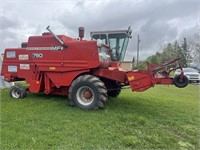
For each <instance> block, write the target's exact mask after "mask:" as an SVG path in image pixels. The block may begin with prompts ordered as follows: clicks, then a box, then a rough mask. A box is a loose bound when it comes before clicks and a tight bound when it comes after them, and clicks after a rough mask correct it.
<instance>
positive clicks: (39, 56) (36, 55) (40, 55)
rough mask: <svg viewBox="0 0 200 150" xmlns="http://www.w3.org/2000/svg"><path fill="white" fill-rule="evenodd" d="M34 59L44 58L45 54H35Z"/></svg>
mask: <svg viewBox="0 0 200 150" xmlns="http://www.w3.org/2000/svg"><path fill="white" fill-rule="evenodd" d="M33 57H34V58H42V57H43V54H42V53H33Z"/></svg>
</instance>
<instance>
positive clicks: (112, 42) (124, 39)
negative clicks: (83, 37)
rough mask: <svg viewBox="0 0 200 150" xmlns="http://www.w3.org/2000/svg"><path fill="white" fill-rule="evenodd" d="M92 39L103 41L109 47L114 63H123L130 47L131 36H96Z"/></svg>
mask: <svg viewBox="0 0 200 150" xmlns="http://www.w3.org/2000/svg"><path fill="white" fill-rule="evenodd" d="M92 39H94V40H98V39H99V40H101V41H102V43H104V44H106V45H109V46H110V50H111V60H112V61H120V62H121V61H123V60H124V56H125V53H126V49H127V46H128V41H129V36H128V35H127V34H126V33H110V34H108V33H107V34H94V35H92Z"/></svg>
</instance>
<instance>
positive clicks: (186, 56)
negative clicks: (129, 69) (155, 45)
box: [135, 33, 200, 69]
mask: <svg viewBox="0 0 200 150" xmlns="http://www.w3.org/2000/svg"><path fill="white" fill-rule="evenodd" d="M175 58H180V60H179V62H180V64H181V65H182V66H183V67H188V66H190V64H191V63H192V62H194V63H200V33H197V34H195V35H194V39H193V40H192V42H188V40H187V38H183V40H182V42H181V43H178V42H177V41H173V42H169V43H168V44H166V45H164V46H163V48H162V49H161V51H160V52H156V54H154V55H151V56H149V57H147V58H146V60H145V61H140V62H139V63H138V64H137V65H136V67H135V68H136V69H144V68H145V66H146V64H145V62H147V61H148V62H149V63H152V64H159V63H162V62H164V61H167V60H172V59H175Z"/></svg>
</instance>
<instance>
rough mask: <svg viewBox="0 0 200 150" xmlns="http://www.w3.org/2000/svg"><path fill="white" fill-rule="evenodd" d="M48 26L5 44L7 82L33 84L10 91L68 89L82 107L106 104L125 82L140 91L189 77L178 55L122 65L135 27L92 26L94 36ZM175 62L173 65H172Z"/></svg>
mask: <svg viewBox="0 0 200 150" xmlns="http://www.w3.org/2000/svg"><path fill="white" fill-rule="evenodd" d="M47 30H48V31H49V32H46V33H43V34H42V36H31V37H29V39H28V41H27V42H23V43H22V47H21V48H7V49H6V50H5V53H4V59H3V64H2V72H1V74H2V75H3V76H4V80H5V81H7V82H13V81H23V80H25V81H26V82H27V83H28V84H29V87H28V88H27V89H25V88H24V87H21V86H13V87H12V88H11V90H10V95H11V97H13V98H15V99H20V98H24V97H26V92H27V91H29V92H33V93H39V92H43V93H45V94H61V95H68V97H69V99H70V101H71V104H72V105H75V106H77V107H79V108H82V109H87V110H91V109H98V108H103V107H104V106H105V104H106V101H107V99H108V97H109V96H110V97H117V96H118V95H119V94H120V91H121V88H122V87H123V86H130V87H131V89H132V91H135V92H142V91H145V90H147V89H148V88H150V87H153V86H154V85H155V84H168V85H169V84H175V86H177V87H179V88H182V87H185V86H187V84H188V79H187V77H186V76H184V73H183V71H182V72H181V74H180V75H179V76H176V77H175V78H172V77H170V76H169V74H170V72H171V71H172V70H175V69H177V68H180V69H181V70H182V68H181V66H180V64H179V63H178V59H174V60H171V61H168V62H165V63H163V64H149V63H147V70H132V71H125V70H123V69H122V68H121V67H120V62H121V61H122V60H123V59H124V56H125V53H126V49H127V45H128V40H129V38H130V37H131V30H130V28H129V29H128V30H120V31H105V32H91V37H92V40H91V41H87V40H83V36H84V28H83V27H80V28H79V37H80V39H79V40H77V39H74V38H71V37H68V36H65V35H55V34H54V33H53V32H52V31H51V30H50V29H49V27H47ZM172 68H173V69H172Z"/></svg>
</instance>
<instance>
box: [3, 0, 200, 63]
mask: <svg viewBox="0 0 200 150" xmlns="http://www.w3.org/2000/svg"><path fill="white" fill-rule="evenodd" d="M2 8H3V10H2V14H1V18H5V19H6V20H7V21H5V22H3V23H2V21H1V24H0V30H1V34H2V33H3V36H1V37H2V38H1V40H2V41H3V42H2V43H3V44H1V47H0V48H1V50H0V52H3V49H4V48H5V47H18V46H19V45H20V43H21V42H22V41H25V40H27V38H28V36H30V35H40V34H41V33H42V32H45V31H46V29H45V28H46V27H47V26H48V25H50V26H51V29H52V30H53V31H54V32H55V33H57V34H66V35H69V36H71V37H77V36H78V27H79V26H84V27H85V29H86V38H89V32H90V31H92V30H109V29H113V30H115V29H126V28H127V27H128V26H130V25H131V26H132V29H133V39H131V40H130V45H129V51H128V52H127V56H126V59H129V60H131V59H132V57H133V56H136V42H137V34H140V38H141V43H140V47H141V49H140V50H141V59H145V58H146V57H147V56H149V55H152V54H155V53H156V51H158V50H159V48H160V46H161V45H162V44H163V43H166V42H167V41H173V40H175V39H181V38H182V37H183V36H188V37H192V34H193V31H195V29H194V26H195V24H196V23H197V22H198V21H199V20H200V1H199V0H190V1H188V0H168V1H166V0H160V1H155V0H134V1H133V0H132V1H131V0H123V1H122V0H105V1H102V0H96V1H91V0H85V1H81V0H57V1H56V0H43V1H42V0H35V1H33V0H26V1H25V0H3V4H2ZM186 33H187V34H186ZM11 40H13V41H14V42H8V41H11Z"/></svg>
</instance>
